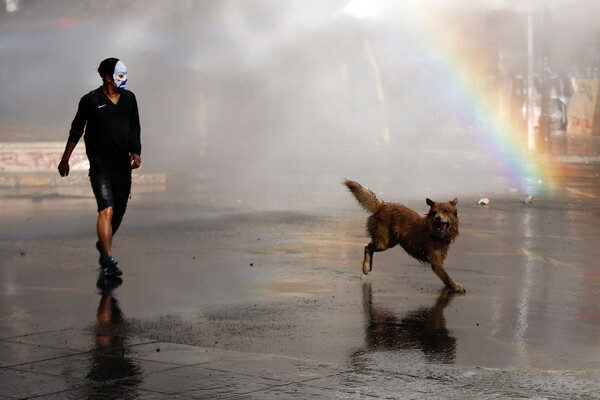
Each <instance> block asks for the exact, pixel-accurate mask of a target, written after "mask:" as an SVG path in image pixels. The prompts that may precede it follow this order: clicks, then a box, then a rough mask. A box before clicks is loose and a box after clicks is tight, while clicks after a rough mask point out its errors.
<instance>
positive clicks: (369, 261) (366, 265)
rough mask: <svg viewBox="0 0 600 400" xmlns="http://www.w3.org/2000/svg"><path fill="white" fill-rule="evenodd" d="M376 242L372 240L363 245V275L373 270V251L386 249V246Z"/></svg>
mask: <svg viewBox="0 0 600 400" xmlns="http://www.w3.org/2000/svg"><path fill="white" fill-rule="evenodd" d="M376 243H377V242H372V243H369V244H368V245H366V246H365V258H364V260H363V274H365V275H368V274H369V272H371V271H372V270H373V253H375V252H378V251H384V250H387V246H385V245H383V244H380V245H378V244H376Z"/></svg>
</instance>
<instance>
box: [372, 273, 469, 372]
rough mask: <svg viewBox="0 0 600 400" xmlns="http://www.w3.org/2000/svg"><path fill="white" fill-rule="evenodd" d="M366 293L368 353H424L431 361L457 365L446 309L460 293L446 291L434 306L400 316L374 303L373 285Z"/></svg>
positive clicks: (454, 339)
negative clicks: (398, 351)
mask: <svg viewBox="0 0 600 400" xmlns="http://www.w3.org/2000/svg"><path fill="white" fill-rule="evenodd" d="M362 290H363V308H364V315H365V337H366V346H367V348H366V350H367V351H382V350H383V351H385V350H420V351H421V352H422V353H423V354H424V355H425V357H426V358H427V360H428V361H431V362H438V363H453V362H454V360H455V358H456V338H454V337H453V336H451V335H450V332H449V330H448V328H446V318H445V317H444V309H445V308H446V307H447V306H448V304H450V302H451V301H452V299H453V298H454V297H456V296H457V294H455V293H453V292H451V291H449V290H448V289H443V290H442V291H441V292H440V294H439V296H438V298H437V299H436V301H435V303H434V304H433V306H432V307H428V308H427V307H423V308H418V309H416V310H414V311H410V312H408V313H407V314H405V315H403V316H401V317H399V316H396V315H394V314H393V313H391V312H389V311H388V310H386V309H384V308H382V307H378V306H376V305H374V304H373V292H372V289H371V282H364V283H363V287H362Z"/></svg>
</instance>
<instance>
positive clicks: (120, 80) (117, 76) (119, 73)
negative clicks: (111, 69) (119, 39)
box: [113, 61, 127, 90]
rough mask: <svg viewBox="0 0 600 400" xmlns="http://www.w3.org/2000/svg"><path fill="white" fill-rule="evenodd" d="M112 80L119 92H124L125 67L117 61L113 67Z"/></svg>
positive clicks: (125, 82)
mask: <svg viewBox="0 0 600 400" xmlns="http://www.w3.org/2000/svg"><path fill="white" fill-rule="evenodd" d="M113 80H114V81H115V84H116V85H117V87H118V88H119V89H120V90H125V85H126V84H127V67H125V64H123V62H122V61H117V64H116V65H115V73H114V75H113Z"/></svg>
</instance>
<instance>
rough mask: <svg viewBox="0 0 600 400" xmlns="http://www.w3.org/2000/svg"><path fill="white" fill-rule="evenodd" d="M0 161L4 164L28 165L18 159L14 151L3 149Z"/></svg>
mask: <svg viewBox="0 0 600 400" xmlns="http://www.w3.org/2000/svg"><path fill="white" fill-rule="evenodd" d="M0 162H1V163H2V164H4V165H8V166H11V167H13V166H15V167H27V166H28V165H27V164H26V163H24V162H22V161H20V160H19V153H17V152H16V151H3V152H1V153H0Z"/></svg>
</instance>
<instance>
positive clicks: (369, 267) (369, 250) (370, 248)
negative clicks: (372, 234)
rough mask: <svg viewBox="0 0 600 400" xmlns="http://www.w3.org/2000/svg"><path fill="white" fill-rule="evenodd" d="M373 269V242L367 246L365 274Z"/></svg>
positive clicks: (364, 264) (364, 265) (364, 261)
mask: <svg viewBox="0 0 600 400" xmlns="http://www.w3.org/2000/svg"><path fill="white" fill-rule="evenodd" d="M372 270H373V243H369V244H368V245H367V246H365V258H364V260H363V274H365V275H368V274H369V272H371V271H372Z"/></svg>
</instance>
